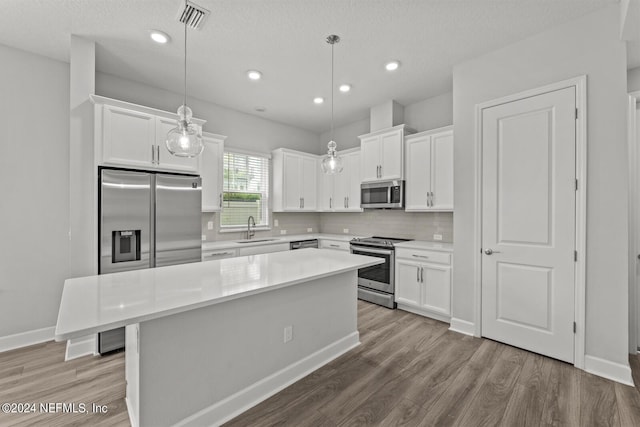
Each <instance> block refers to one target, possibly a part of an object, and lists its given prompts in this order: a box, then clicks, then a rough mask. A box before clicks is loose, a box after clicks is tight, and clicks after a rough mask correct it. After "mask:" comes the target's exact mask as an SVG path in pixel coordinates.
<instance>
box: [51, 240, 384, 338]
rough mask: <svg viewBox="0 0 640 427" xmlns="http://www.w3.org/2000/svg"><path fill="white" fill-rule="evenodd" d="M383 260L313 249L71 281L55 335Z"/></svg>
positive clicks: (189, 307)
mask: <svg viewBox="0 0 640 427" xmlns="http://www.w3.org/2000/svg"><path fill="white" fill-rule="evenodd" d="M383 262H384V261H383V260H382V259H380V258H374V257H367V256H362V255H354V254H349V253H344V252H343V251H333V250H327V249H312V248H309V249H301V250H297V251H284V252H275V253H269V254H261V255H250V256H242V257H237V258H228V259H222V260H213V261H206V262H196V263H191V264H182V265H174V266H168V267H158V268H151V269H145V270H135V271H126V272H121V273H111V274H104V275H97V276H88V277H79V278H73V279H67V280H66V281H65V284H64V289H63V292H62V299H61V302H60V309H59V312H58V321H57V324H56V330H55V339H56V341H63V340H68V339H71V338H77V337H82V336H87V335H90V334H94V333H98V332H103V331H107V330H110V329H114V328H119V327H122V326H125V325H129V324H133V323H139V322H143V321H148V320H152V319H157V318H160V317H164V316H169V315H172V314H176V313H181V312H184V311H188V310H194V309H197V308H200V307H205V306H209V305H213V304H219V303H223V302H225V301H230V300H234V299H238V298H243V297H246V296H250V295H255V294H258V293H262V292H268V291H272V290H276V289H280V288H284V287H287V286H292V285H296V284H299V283H304V282H307V281H310V280H314V279H319V278H322V277H327V276H332V275H335V274H340V273H344V272H347V271H352V270H356V269H359V268H364V267H368V266H372V265H376V264H381V263H383Z"/></svg>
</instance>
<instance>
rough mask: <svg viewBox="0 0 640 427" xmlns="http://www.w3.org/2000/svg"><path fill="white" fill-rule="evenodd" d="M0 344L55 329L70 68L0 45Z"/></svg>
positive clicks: (64, 243) (64, 255)
mask: <svg viewBox="0 0 640 427" xmlns="http://www.w3.org/2000/svg"><path fill="white" fill-rule="evenodd" d="M0 64H2V66H0V94H2V96H1V99H2V100H1V102H0V127H1V128H2V132H0V143H1V145H0V146H1V147H2V155H1V156H0V196H1V197H2V202H1V204H2V208H0V224H1V225H0V227H2V228H1V230H2V233H1V234H2V238H0V260H1V261H0V337H3V336H7V335H13V334H16V333H20V332H24V331H29V330H36V329H41V328H46V327H51V326H53V325H55V323H56V318H57V315H58V304H59V301H60V295H61V293H62V286H63V281H64V279H65V278H66V276H67V268H68V252H67V250H68V232H69V65H68V64H65V63H62V62H58V61H54V60H51V59H47V58H44V57H42V56H37V55H33V54H30V53H26V52H23V51H19V50H16V49H13V48H9V47H6V46H2V45H0Z"/></svg>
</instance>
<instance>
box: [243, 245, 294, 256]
mask: <svg viewBox="0 0 640 427" xmlns="http://www.w3.org/2000/svg"><path fill="white" fill-rule="evenodd" d="M288 250H289V243H276V244H274V245H259V246H249V247H248V248H246V247H245V248H240V249H238V255H240V256H247V255H260V254H268V253H272V252H284V251H288Z"/></svg>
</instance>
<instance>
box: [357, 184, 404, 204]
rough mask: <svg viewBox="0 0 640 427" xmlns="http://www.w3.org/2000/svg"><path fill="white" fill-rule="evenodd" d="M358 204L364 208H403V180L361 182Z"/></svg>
mask: <svg viewBox="0 0 640 427" xmlns="http://www.w3.org/2000/svg"><path fill="white" fill-rule="evenodd" d="M360 205H361V207H362V208H364V209H402V208H404V181H402V180H393V181H378V182H367V183H363V184H361V185H360Z"/></svg>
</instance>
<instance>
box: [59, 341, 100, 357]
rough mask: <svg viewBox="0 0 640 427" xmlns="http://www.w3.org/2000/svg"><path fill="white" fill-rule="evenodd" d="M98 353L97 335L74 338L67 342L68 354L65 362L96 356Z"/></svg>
mask: <svg viewBox="0 0 640 427" xmlns="http://www.w3.org/2000/svg"><path fill="white" fill-rule="evenodd" d="M96 354H98V353H97V352H96V335H95V334H94V335H89V336H88V337H82V338H73V339H70V340H68V341H67V352H66V354H65V355H64V360H65V361H67V360H72V359H77V358H78V357H82V356H95V355H96Z"/></svg>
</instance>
